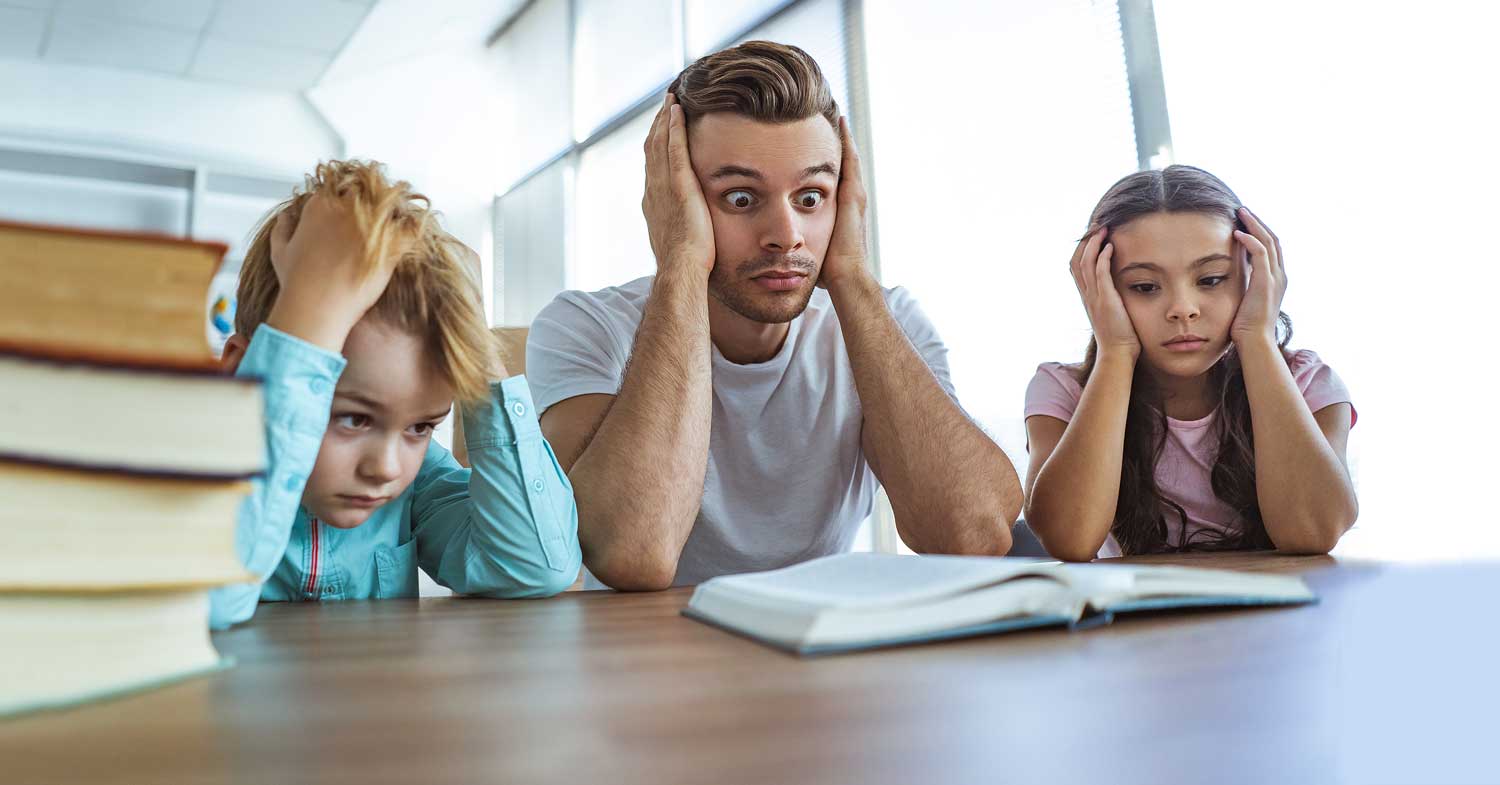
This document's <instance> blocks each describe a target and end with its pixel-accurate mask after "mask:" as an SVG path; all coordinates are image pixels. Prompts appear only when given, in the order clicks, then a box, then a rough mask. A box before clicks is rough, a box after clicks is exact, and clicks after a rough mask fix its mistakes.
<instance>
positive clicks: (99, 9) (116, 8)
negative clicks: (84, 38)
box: [0, 0, 215, 31]
mask: <svg viewBox="0 0 1500 785" xmlns="http://www.w3.org/2000/svg"><path fill="white" fill-rule="evenodd" d="M0 2H7V0H0ZM214 5H215V2H214V0H57V15H58V16H59V17H72V18H76V17H84V18H89V19H119V20H122V21H126V22H138V23H141V24H147V25H153V26H156V27H170V28H173V29H177V30H193V31H197V30H202V29H203V26H204V25H206V24H208V19H209V17H210V16H212V15H213V12H214Z"/></svg>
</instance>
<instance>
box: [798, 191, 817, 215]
mask: <svg viewBox="0 0 1500 785" xmlns="http://www.w3.org/2000/svg"><path fill="white" fill-rule="evenodd" d="M822 203H823V192H822V191H803V192H802V193H800V194H798V195H797V206H798V207H802V208H804V209H807V210H811V209H813V208H814V207H817V206H818V205H820V204H822Z"/></svg>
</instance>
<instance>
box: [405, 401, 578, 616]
mask: <svg viewBox="0 0 1500 785" xmlns="http://www.w3.org/2000/svg"><path fill="white" fill-rule="evenodd" d="M490 391H491V395H490V400H489V401H487V402H486V403H485V404H484V405H481V406H474V407H469V408H465V409H464V411H463V418H464V434H465V437H466V439H465V443H466V445H467V446H468V449H469V462H470V463H471V464H472V465H473V468H472V470H470V469H465V468H464V467H462V466H460V465H459V464H458V462H457V461H456V460H454V458H453V456H452V455H451V454H450V453H449V452H448V451H447V450H445V449H443V448H442V447H441V446H440V445H437V444H433V445H432V446H431V447H429V448H428V453H427V458H426V460H425V461H423V465H422V469H421V471H420V472H418V474H417V479H416V481H415V482H414V483H413V488H414V497H413V502H412V535H413V537H414V538H415V539H416V541H417V559H418V562H419V563H420V564H421V566H422V569H423V571H425V572H426V573H427V574H428V575H430V576H432V578H433V580H436V581H437V582H438V583H440V584H442V585H444V586H447V587H448V588H450V589H452V590H454V591H455V592H458V593H460V594H482V595H486V596H491V597H546V596H550V595H553V594H556V593H558V592H560V591H562V590H564V589H566V588H568V587H569V586H571V585H572V584H573V581H574V580H575V579H577V577H578V571H579V568H580V567H581V566H582V563H583V557H582V555H581V553H580V552H579V547H578V508H577V506H576V505H575V503H574V501H573V486H572V485H570V484H569V483H568V476H567V474H565V473H564V472H563V470H562V467H561V466H560V465H558V463H557V457H556V456H555V455H553V453H552V446H551V445H549V444H547V440H546V439H544V438H542V430H541V426H540V425H539V424H538V422H537V414H536V407H535V406H534V405H533V404H532V400H531V390H530V388H529V387H528V386H527V384H526V379H525V377H522V376H516V377H511V378H509V379H506V380H505V381H503V382H499V383H496V384H493V385H492V386H491V388H490Z"/></svg>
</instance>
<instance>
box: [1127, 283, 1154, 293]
mask: <svg viewBox="0 0 1500 785" xmlns="http://www.w3.org/2000/svg"><path fill="white" fill-rule="evenodd" d="M1159 288H1160V287H1158V286H1157V285H1156V284H1154V283H1133V284H1131V285H1130V290H1131V291H1132V292H1140V293H1141V294H1150V293H1152V292H1154V291H1156V290H1157V289H1159Z"/></svg>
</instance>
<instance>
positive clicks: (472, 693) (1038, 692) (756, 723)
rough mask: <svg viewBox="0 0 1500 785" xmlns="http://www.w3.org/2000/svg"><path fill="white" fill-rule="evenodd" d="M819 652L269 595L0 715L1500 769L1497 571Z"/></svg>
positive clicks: (170, 753) (147, 777)
mask: <svg viewBox="0 0 1500 785" xmlns="http://www.w3.org/2000/svg"><path fill="white" fill-rule="evenodd" d="M1154 561H1171V562H1187V563H1192V564H1195V565H1203V566H1221V567H1228V568H1235V569H1250V570H1272V571H1289V572H1300V573H1303V574H1304V575H1305V577H1306V579H1307V581H1308V582H1309V583H1310V584H1311V585H1312V586H1313V587H1314V589H1315V590H1316V591H1317V592H1318V593H1319V594H1320V595H1321V597H1322V601H1321V602H1320V603H1319V604H1317V605H1314V606H1308V607H1302V608H1290V609H1285V608H1284V609H1253V610H1235V611H1195V612H1186V613H1175V614H1157V615H1153V616H1149V617H1135V618H1124V619H1121V620H1119V621H1117V622H1116V623H1115V624H1114V625H1112V626H1110V627H1105V628H1097V629H1091V630H1087V631H1080V632H1073V633H1070V632H1067V631H1063V630H1041V631H1030V632H1022V633H1015V634H1010V635H1004V636H997V637H991V638H982V639H973V640H967V641H956V642H948V643H941V644H933V645H927V646H917V647H910V648H904V649H893V650H885V651H876V652H867V653H862V654H854V655H847V656H836V657H829V658H822V659H811V660H803V659H797V658H795V657H792V656H790V655H787V654H783V653H781V652H778V651H774V650H771V649H768V648H764V647H761V646H759V645H756V644H754V643H751V642H749V641H746V640H743V639H740V638H737V637H734V636H732V635H729V634H727V633H724V632H721V631H719V630H717V629H713V628H711V627H708V626H705V625H702V624H698V623H695V622H693V621H690V620H687V619H684V618H682V617H680V616H679V615H678V611H679V610H680V609H681V607H682V605H683V604H684V603H685V602H686V601H687V598H688V590H673V591H668V592H661V593H656V594H637V595H616V594H612V593H601V592H575V593H570V594H567V595H564V596H560V597H556V598H553V599H550V600H542V601H515V602H503V601H490V600H478V599H429V600H421V601H417V600H411V601H406V600H395V601H390V600H388V601H380V602H335V603H321V604H275V605H263V606H261V608H260V610H259V612H258V613H257V614H256V616H255V619H254V620H253V621H252V622H251V623H249V624H247V625H244V626H241V627H239V628H236V629H234V630H230V631H227V632H224V633H220V634H218V635H216V636H215V642H216V643H217V645H218V647H219V649H220V651H222V652H223V653H225V654H229V655H232V656H234V657H236V658H237V659H238V661H239V664H238V666H237V667H235V668H234V669H233V670H230V671H228V672H226V673H223V674H220V675H217V676H212V677H207V678H201V679H196V680H192V681H189V682H184V683H181V684H178V685H175V686H172V687H168V688H165V689H161V690H158V691H155V692H150V693H146V694H143V695H139V696H135V697H131V698H127V699H122V700H117V701H113V702H108V703H102V704H96V705H92V706H88V707H84V708H81V709H76V710H72V711H65V712H55V713H44V714H38V715H32V716H30V717H24V718H20V719H15V720H10V721H4V722H0V783H4V784H5V785H15V784H16V783H32V782H37V783H41V782H49V783H52V782H55V783H71V782H90V783H113V782H132V783H134V782H141V783H177V782H193V783H261V782H266V783H280V782H297V781H319V782H333V783H359V784H361V785H366V784H368V783H387V782H390V783H412V784H418V783H434V782H455V783H457V782H464V783H467V782H500V783H531V782H568V783H596V782H597V783H636V782H640V783H710V784H712V785H719V784H721V783H778V784H779V783H793V782H806V783H937V782H965V783H968V782H974V783H980V782H983V783H992V782H1027V783H1031V782H1036V783H1050V782H1141V783H1148V782H1149V783H1159V782H1178V781H1181V782H1214V783H1228V782H1266V783H1285V782H1318V783H1336V782H1421V783H1439V782H1496V781H1500V767H1497V765H1496V764H1495V763H1493V762H1492V760H1493V753H1492V750H1493V749H1494V748H1495V747H1496V746H1500V721H1497V719H1496V718H1497V714H1496V707H1497V706H1500V690H1497V687H1496V680H1497V677H1500V647H1497V639H1500V638H1497V634H1496V633H1495V632H1494V630H1495V619H1496V612H1495V608H1494V604H1493V602H1492V598H1493V597H1495V596H1496V595H1497V591H1496V590H1497V589H1500V565H1496V564H1475V565H1440V566H1425V567H1424V566H1397V565H1380V564H1369V563H1336V562H1335V561H1334V560H1333V559H1330V558H1327V557H1316V558H1308V557H1302V558H1297V557H1284V556H1276V555H1270V554H1259V555H1255V554H1236V555H1225V556H1212V557H1199V558H1183V557H1175V558H1171V559H1156V560H1154Z"/></svg>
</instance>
